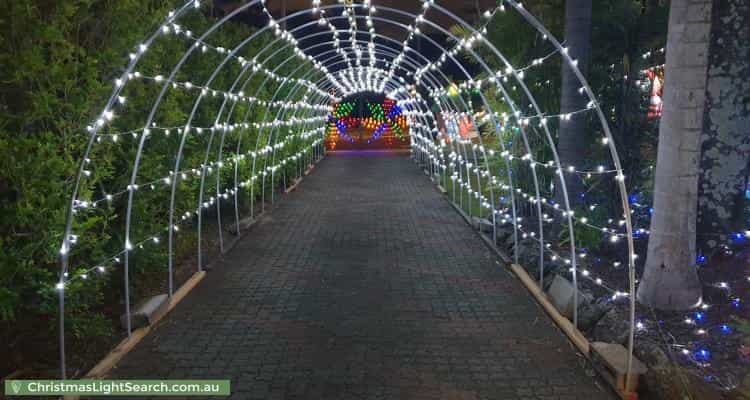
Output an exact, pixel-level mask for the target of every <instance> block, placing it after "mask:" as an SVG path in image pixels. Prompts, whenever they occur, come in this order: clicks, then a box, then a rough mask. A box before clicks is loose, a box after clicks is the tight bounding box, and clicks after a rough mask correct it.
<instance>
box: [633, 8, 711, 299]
mask: <svg viewBox="0 0 750 400" xmlns="http://www.w3.org/2000/svg"><path fill="white" fill-rule="evenodd" d="M710 29H711V0H701V1H695V0H672V3H671V5H670V12H669V33H668V35H667V60H666V71H665V79H666V83H665V87H664V97H663V98H664V108H663V113H662V118H661V121H660V124H659V144H658V153H657V161H656V178H655V183H654V213H653V216H652V219H651V235H650V238H649V242H648V254H647V256H646V266H645V271H644V274H643V278H642V280H641V283H640V286H639V288H638V300H639V301H640V302H641V303H644V304H646V305H649V306H652V307H655V308H659V309H666V310H684V309H689V308H691V307H695V306H696V305H698V304H699V302H700V300H701V284H700V281H699V280H698V274H697V271H696V269H695V263H696V262H695V261H696V260H695V239H696V215H697V205H698V172H699V169H698V167H699V159H700V141H701V129H702V127H703V116H704V105H705V97H706V66H707V60H708V42H709V36H710Z"/></svg>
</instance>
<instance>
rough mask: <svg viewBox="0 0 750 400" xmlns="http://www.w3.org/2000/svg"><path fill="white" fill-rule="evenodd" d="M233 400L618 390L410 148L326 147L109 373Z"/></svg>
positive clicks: (604, 394) (598, 395) (603, 393)
mask: <svg viewBox="0 0 750 400" xmlns="http://www.w3.org/2000/svg"><path fill="white" fill-rule="evenodd" d="M112 375H113V377H116V378H171V379H190V378H193V379H220V378H229V379H231V380H232V393H233V395H232V398H236V399H347V400H348V399H550V400H551V399H561V400H562V399H571V400H573V399H585V400H596V399H613V398H614V396H613V395H612V394H611V393H610V392H609V390H608V389H607V388H606V387H604V385H603V384H601V383H600V382H598V380H597V379H596V378H595V377H593V376H592V375H593V373H592V372H591V371H590V367H589V366H588V365H587V364H586V363H585V362H584V359H583V357H582V356H581V355H580V354H577V353H576V351H575V350H574V348H573V347H572V346H571V345H570V344H569V343H568V342H567V340H566V339H565V338H564V336H563V335H562V334H561V333H560V332H559V331H558V330H557V329H556V328H555V327H554V325H553V323H552V322H551V321H550V320H549V318H548V317H547V316H546V315H545V314H544V312H543V311H542V310H541V309H540V308H539V307H538V306H537V305H536V304H535V303H534V301H533V300H532V299H531V297H530V296H529V295H528V293H527V292H526V290H525V289H524V288H523V287H522V286H521V284H520V283H519V282H518V281H517V280H516V279H514V278H513V277H512V276H511V275H510V274H509V273H507V272H506V271H505V270H504V269H503V268H502V266H501V265H499V264H498V263H497V261H496V258H495V257H494V256H493V255H492V254H491V253H490V252H489V251H488V250H487V248H486V247H485V246H484V244H483V243H482V242H481V241H480V240H479V239H478V237H477V236H476V234H475V233H473V232H472V231H471V229H470V228H469V227H468V226H467V225H466V224H465V223H464V221H463V220H462V218H461V217H460V216H459V215H458V214H457V213H456V212H455V211H454V210H453V209H452V208H451V206H450V205H449V204H448V202H447V201H445V200H444V199H443V198H442V197H441V195H440V194H439V193H438V192H437V191H436V190H435V188H434V186H433V184H432V182H430V181H429V179H427V177H425V176H424V174H422V172H421V171H420V170H419V169H418V168H416V167H415V166H414V165H413V163H412V162H411V161H410V160H409V158H408V157H406V156H399V155H394V154H389V153H368V152H364V153H345V154H342V153H336V154H332V155H330V156H329V158H327V159H326V160H323V161H322V162H321V163H320V164H319V165H318V168H316V170H315V171H314V172H313V174H311V175H310V176H308V177H307V178H306V179H305V180H304V181H303V182H302V184H301V185H300V187H299V189H298V190H297V191H296V192H293V193H291V194H290V195H286V196H284V197H283V198H282V199H281V200H280V201H279V202H278V203H277V207H276V208H275V209H274V210H273V211H272V212H270V213H268V214H267V215H266V216H265V217H264V218H262V219H261V221H260V222H259V223H258V224H256V226H254V227H253V228H252V229H251V231H250V232H249V233H248V234H247V236H246V237H244V238H243V240H242V241H241V242H240V243H238V244H237V246H236V247H235V248H234V249H233V250H232V251H231V252H230V253H229V254H227V255H226V256H225V258H224V260H223V261H222V262H220V263H218V264H217V266H216V267H215V268H214V269H213V270H212V271H210V272H209V274H208V276H207V277H206V278H205V279H204V281H203V282H201V283H200V284H199V285H198V287H197V288H196V289H195V290H194V291H193V292H192V293H190V295H188V297H187V298H186V299H185V300H183V302H182V303H181V304H179V306H178V307H177V308H176V309H175V310H174V311H173V312H172V313H171V314H170V315H168V316H167V317H166V318H165V319H164V320H163V322H161V323H160V324H159V326H158V327H157V328H156V329H155V330H154V331H152V332H151V333H150V334H149V335H148V336H147V337H146V338H145V339H144V340H143V341H142V342H141V343H140V344H139V345H138V346H137V347H136V348H135V349H134V350H133V351H132V352H131V353H130V354H128V355H127V356H126V357H125V358H124V359H123V361H122V362H121V363H120V365H119V366H118V367H117V368H116V369H115V370H114V372H113V373H112Z"/></svg>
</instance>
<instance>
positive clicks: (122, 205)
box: [0, 0, 309, 375]
mask: <svg viewBox="0 0 750 400" xmlns="http://www.w3.org/2000/svg"><path fill="white" fill-rule="evenodd" d="M181 4H183V1H179V0H174V1H154V0H68V1H61V2H50V1H42V0H18V1H12V2H2V3H1V4H0V23H1V24H0V25H2V30H1V31H0V65H2V71H3V74H2V75H3V77H2V81H0V170H1V171H0V218H1V219H2V221H3V224H2V227H1V228H0V340H2V341H3V343H4V345H3V348H0V354H8V355H9V357H0V359H2V361H0V375H5V374H6V373H9V372H11V371H12V370H13V369H15V368H17V367H19V366H20V365H31V364H34V363H37V364H41V366H40V367H41V368H50V367H51V368H54V365H55V364H56V362H57V360H56V358H55V357H56V354H57V349H56V347H57V339H56V332H55V329H56V325H57V324H55V323H54V321H55V319H56V318H57V292H56V291H55V289H54V284H55V282H56V281H57V280H58V279H59V278H58V274H59V261H58V254H59V253H58V251H59V248H60V243H61V240H62V233H63V230H64V224H65V217H66V212H67V210H68V204H69V200H70V195H71V193H72V186H73V184H74V182H75V177H76V175H77V171H78V168H79V165H80V164H79V163H80V160H81V158H82V155H83V152H84V149H85V146H86V142H87V139H88V134H87V132H86V126H87V125H89V124H91V121H92V120H95V119H96V116H97V115H99V113H101V111H102V109H103V106H104V105H105V104H106V101H107V98H108V97H109V95H110V93H111V91H112V89H113V85H112V82H113V81H114V79H115V77H117V76H119V75H120V74H121V73H122V71H123V68H124V67H125V66H126V64H127V62H128V54H129V53H130V52H133V51H134V50H135V49H134V46H135V45H136V44H138V43H140V42H141V41H142V40H143V39H144V38H145V37H146V36H147V35H149V34H150V33H151V32H153V31H154V30H155V29H156V27H158V26H159V24H160V23H161V22H162V21H163V18H164V17H165V16H166V15H167V13H168V12H169V11H170V10H172V9H173V7H175V6H178V5H181ZM219 14H220V12H219V10H213V9H201V10H198V11H195V12H191V13H190V14H188V15H186V16H185V18H184V19H181V20H180V23H181V24H183V27H184V29H190V30H192V31H193V32H205V31H206V29H207V28H208V27H210V26H211V25H213V24H214V23H215V22H216V20H217V19H216V17H215V16H214V15H219ZM252 32H253V29H252V28H251V27H250V26H249V25H246V24H244V23H228V24H225V25H224V26H222V28H221V29H218V30H217V31H215V32H214V33H213V34H212V35H211V37H210V42H211V43H212V44H213V45H215V46H222V47H224V48H233V47H234V46H236V45H237V44H238V43H239V41H240V40H242V39H243V38H245V37H247V36H249V35H250V34H252ZM270 39H271V38H270V36H268V35H265V34H263V35H260V36H259V37H258V38H257V40H253V41H251V42H250V44H248V45H247V46H245V47H244V48H243V49H242V50H241V52H240V53H238V55H245V56H246V58H248V59H249V58H251V57H252V56H253V55H254V54H256V53H257V52H258V49H259V48H260V47H262V46H264V45H266V44H268V43H269V42H270ZM190 44H191V42H189V41H187V40H184V38H180V37H177V36H176V35H175V36H171V37H169V39H168V40H167V39H165V40H157V41H155V42H154V43H153V44H152V46H150V48H149V51H148V53H147V54H146V55H144V57H143V59H142V60H141V61H140V62H139V64H138V71H140V72H141V73H142V74H144V75H148V76H155V75H157V74H161V75H164V76H167V75H168V74H169V71H171V70H172V68H173V67H174V66H175V65H176V64H177V63H178V61H179V59H180V57H181V56H182V54H184V52H185V50H186V49H188V48H189V46H190ZM274 47H276V49H278V44H276V45H274V46H271V47H270V48H269V49H271V50H266V52H265V53H264V56H263V58H266V57H269V55H271V54H272V53H274ZM289 54H290V51H288V49H287V50H284V51H279V52H278V53H276V55H275V56H273V59H270V60H269V63H268V65H272V66H274V67H275V68H278V71H277V73H279V74H280V75H282V74H285V73H288V72H290V71H291V70H292V69H294V68H296V67H299V66H300V65H299V64H298V63H293V62H289V63H287V64H286V65H280V64H281V60H284V59H286V57H287V56H288V55H289ZM222 59H223V56H222V55H219V54H217V53H215V52H205V53H203V52H200V51H196V52H195V53H194V54H193V55H191V56H190V57H189V58H188V59H187V62H186V63H185V65H184V67H183V68H182V70H181V71H180V72H179V73H178V74H177V76H175V80H178V81H192V82H207V79H209V77H210V76H211V74H212V72H213V71H214V68H215V67H216V65H217V64H219V62H220V61H221V60H222ZM292 64H294V65H292ZM239 71H240V67H239V65H237V64H235V63H228V64H227V65H226V66H225V68H223V69H222V70H221V71H219V73H218V74H217V75H216V76H215V77H214V80H213V82H212V83H211V87H213V88H219V89H221V90H229V88H230V87H231V85H232V83H233V81H234V79H235V78H236V77H237V76H238V73H239ZM299 71H302V72H299ZM299 71H298V73H297V76H299V75H300V74H301V73H303V72H305V71H309V69H308V68H300V70H299ZM259 75H260V74H255V75H253V78H252V79H250V80H249V81H247V82H245V85H246V86H245V87H244V90H245V92H246V93H248V95H253V96H256V97H258V98H270V97H271V95H272V94H273V93H274V92H275V90H276V87H275V85H272V84H271V82H268V81H267V80H266V79H264V78H263V77H262V76H259ZM242 82H244V81H241V82H240V83H241V84H242ZM158 89H160V87H157V86H156V85H153V84H151V83H149V82H146V81H133V82H131V83H129V84H128V85H127V86H126V87H125V89H124V91H123V93H122V95H123V96H124V97H125V98H126V99H127V101H126V103H125V104H124V105H123V106H122V107H121V108H119V109H118V110H117V117H116V118H115V120H114V121H113V122H112V124H111V125H110V126H108V127H106V128H105V129H104V130H103V131H102V133H103V134H105V138H109V137H111V136H106V135H112V134H113V133H116V132H125V131H130V130H133V129H137V128H142V127H143V124H144V123H145V119H146V116H147V115H148V112H149V111H150V110H151V107H152V106H153V104H154V99H155V98H156V97H157V95H158ZM287 92H288V89H282V90H280V91H279V92H278V93H279V95H285V94H287ZM302 95H303V93H296V94H292V96H291V98H292V99H299V98H301V97H302ZM221 101H222V99H221V98H220V97H211V96H206V98H205V99H203V101H202V104H201V107H198V108H197V109H196V113H195V115H194V116H193V119H192V122H191V126H212V125H213V124H214V121H215V119H216V118H217V115H216V110H218V109H219V106H220V105H221ZM194 102H195V96H194V95H193V94H191V93H187V91H179V90H169V91H167V93H166V95H165V96H164V98H163V102H162V104H161V105H160V107H159V108H158V112H157V113H156V114H155V115H154V120H153V122H154V124H155V125H156V126H181V125H184V124H185V123H186V121H187V120H188V117H189V115H190V112H191V109H192V106H193V104H194ZM232 113H233V114H232V115H231V117H226V115H227V114H228V112H225V119H226V120H227V121H228V122H229V123H235V122H237V121H244V120H247V121H255V120H258V119H260V118H261V117H265V118H266V119H273V118H274V115H276V110H271V109H270V108H264V107H259V106H248V105H247V104H244V103H241V104H238V105H237V106H236V107H235V108H234V109H233V110H232ZM284 134H286V132H283V133H279V134H278V135H284ZM179 138H180V135H178V134H175V135H171V136H166V135H163V134H162V135H156V134H152V135H149V137H148V139H147V140H146V143H147V144H146V145H145V146H144V150H143V156H142V158H141V164H140V168H139V170H138V176H137V178H138V179H137V181H138V182H149V181H153V180H155V179H160V177H163V176H165V175H167V174H168V173H169V171H171V170H172V169H173V168H174V165H175V154H176V153H177V149H178V148H179V142H180V140H179ZM224 139H225V140H221V138H220V135H219V134H218V133H217V134H216V135H214V134H213V132H211V134H208V133H204V134H202V135H190V136H189V137H188V138H187V139H186V141H185V147H184V156H183V160H182V162H181V164H180V170H181V171H182V170H186V169H188V170H189V169H191V168H196V167H198V168H200V165H201V164H202V163H203V162H204V160H215V159H217V158H218V157H219V151H221V152H222V158H223V159H226V158H227V157H228V156H229V155H231V154H233V153H234V152H235V150H236V149H237V148H239V149H240V150H241V151H248V150H249V149H254V148H255V145H256V143H265V142H267V141H269V140H271V138H270V137H269V136H268V135H262V136H260V137H259V136H258V135H256V134H255V133H254V132H252V131H251V130H242V131H241V132H234V133H233V134H227V135H226V136H225V138H224ZM139 140H140V139H139V138H130V137H128V135H121V136H120V140H119V141H118V142H116V143H115V142H114V141H112V140H110V139H106V140H104V141H102V142H101V143H97V144H96V145H95V146H94V147H93V149H92V152H91V153H90V155H89V157H90V159H91V160H92V162H91V167H90V168H89V167H88V166H87V168H88V169H90V170H91V175H90V176H87V177H85V179H84V181H83V182H82V187H81V189H80V191H79V195H78V199H80V200H84V201H94V200H96V199H101V198H103V197H104V196H105V195H106V194H108V193H114V192H115V191H116V190H120V189H122V188H124V187H126V186H127V185H128V183H129V180H130V173H131V172H132V168H131V166H132V162H133V160H134V158H135V155H136V152H137V149H138V141H139ZM273 140H274V141H275V140H279V138H277V137H274V138H273ZM209 144H210V145H209ZM300 145H301V143H300V141H299V140H297V141H295V143H294V145H293V146H290V147H288V148H285V149H284V150H283V152H280V154H276V157H284V156H288V155H290V154H294V153H295V152H296V151H298V149H299V147H300ZM206 149H208V151H206ZM270 161H271V160H270V159H269V160H265V158H263V157H259V158H258V166H259V167H260V166H262V165H265V163H267V162H270ZM250 167H251V165H249V164H248V163H247V160H243V161H242V162H241V163H240V165H239V170H240V173H239V178H240V180H246V179H248V178H249V176H250V170H251V168H250ZM294 170H295V168H294V166H292V165H287V166H285V168H284V169H283V174H282V173H281V172H280V173H279V174H278V175H277V176H275V179H276V181H277V182H280V181H282V180H283V179H287V178H286V176H288V175H289V174H290V173H293V171H294ZM217 185H219V186H218V188H220V189H221V190H224V189H226V188H228V187H231V186H232V185H234V174H233V170H232V168H224V169H223V170H221V172H220V173H219V174H218V175H217V174H214V175H208V178H207V179H205V182H204V186H203V193H204V196H206V197H207V196H210V195H211V194H215V193H216V192H217ZM269 186H270V185H268V184H266V188H267V190H268V187H269ZM200 188H201V179H190V180H185V181H180V182H179V184H178V185H177V192H178V195H177V196H176V200H177V201H176V204H175V210H176V213H178V214H177V215H181V214H180V213H184V212H185V211H186V210H195V208H196V206H197V205H198V197H199V194H200ZM253 190H254V194H255V195H258V194H259V193H260V191H261V190H260V185H259V183H256V185H255V186H254V187H253ZM135 198H136V200H135V201H134V202H133V211H132V216H133V221H134V223H133V224H132V227H131V237H132V238H136V240H140V239H142V238H148V237H149V236H150V235H153V234H154V233H156V232H163V231H164V230H165V228H166V226H167V222H166V221H167V215H168V213H169V199H170V191H169V190H168V189H164V188H158V190H150V191H148V190H144V191H139V192H138V195H137V196H135ZM240 199H241V200H243V201H244V203H243V204H241V205H240V207H241V208H244V207H246V203H247V202H248V200H249V197H248V196H246V195H242V196H240ZM126 205H127V196H116V197H115V198H114V199H113V200H112V201H111V202H108V203H102V204H100V205H99V206H98V207H96V209H94V210H88V211H86V212H77V213H76V215H75V219H74V225H73V232H75V233H76V234H77V235H78V240H77V244H76V246H75V248H74V250H73V251H72V252H71V254H70V259H71V264H70V273H71V274H72V275H76V274H80V273H82V272H83V271H85V269H86V268H90V267H92V266H95V265H98V263H99V262H100V261H101V260H106V259H107V258H108V257H110V256H111V255H113V254H117V253H118V252H120V251H121V250H122V247H123V243H124V237H125V236H124V234H125V223H124V222H125V221H124V219H125V218H124V216H125V213H126ZM225 208H227V210H223V211H222V212H226V213H228V214H230V213H231V214H232V215H233V210H229V208H231V207H228V206H227V207H225ZM204 230H205V226H204ZM195 238H196V236H195V235H193V234H189V233H186V234H183V235H181V236H178V237H177V240H178V242H177V244H176V248H177V257H178V258H184V257H185V256H187V255H188V254H195ZM146 246H148V245H146ZM130 264H131V275H132V276H131V282H134V283H133V285H134V287H133V292H134V293H135V294H136V299H134V300H133V301H131V302H133V303H134V302H135V301H137V300H138V298H137V296H138V295H143V294H146V293H147V292H148V291H149V287H148V285H152V286H153V283H149V282H146V283H139V282H142V281H143V280H139V279H135V278H137V277H138V276H159V277H160V279H161V280H164V279H165V278H166V269H165V265H166V248H165V246H157V245H150V247H147V248H146V249H145V250H144V251H140V252H133V255H132V257H131V263H130ZM109 271H110V272H108V273H107V275H104V276H103V277H102V278H100V279H88V280H74V281H72V282H71V283H70V285H69V286H68V287H66V290H65V294H66V322H67V324H66V327H67V337H68V341H69V343H70V346H71V347H72V348H74V349H75V348H80V347H81V346H85V345H89V344H94V345H95V344H96V343H97V342H100V343H107V342H108V341H110V340H111V339H110V338H108V336H109V335H111V333H112V332H113V331H114V328H113V326H114V325H115V323H114V322H113V321H114V320H116V319H117V318H118V317H119V313H120V312H121V311H122V304H123V295H122V290H123V289H122V278H123V272H122V270H121V268H119V267H118V265H117V264H116V263H113V264H112V268H111V269H110V270H109ZM145 281H150V279H146V280H145ZM156 284H157V285H158V284H159V283H158V282H157V283H156ZM139 285H146V286H145V287H142V286H139ZM5 346H7V348H5ZM46 354H51V356H46ZM45 357H51V358H50V359H45ZM94 357H96V355H94Z"/></svg>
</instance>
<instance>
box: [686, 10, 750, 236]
mask: <svg viewBox="0 0 750 400" xmlns="http://www.w3.org/2000/svg"><path fill="white" fill-rule="evenodd" d="M715 3H716V4H715V5H714V9H713V17H712V18H711V19H712V20H713V21H714V23H713V25H712V26H711V44H710V47H709V58H708V82H707V84H706V85H707V86H706V112H705V120H704V128H703V134H702V150H703V151H702V156H701V177H700V187H699V192H698V248H700V249H703V250H706V251H710V250H712V249H715V248H716V247H717V245H718V244H720V243H726V242H728V241H730V240H736V239H734V238H733V237H732V235H736V234H737V233H740V235H741V236H740V237H741V238H742V240H744V232H745V230H746V229H747V223H746V218H745V217H746V215H745V204H746V203H747V201H746V200H745V186H746V182H747V176H748V174H749V173H750V169H748V155H750V131H749V130H748V127H749V126H750V44H748V43H750V3H748V2H747V0H719V1H716V2H715Z"/></svg>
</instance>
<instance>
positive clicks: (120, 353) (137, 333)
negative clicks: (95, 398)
mask: <svg viewBox="0 0 750 400" xmlns="http://www.w3.org/2000/svg"><path fill="white" fill-rule="evenodd" d="M205 276H206V271H199V272H196V273H195V274H193V276H191V277H190V279H188V280H187V281H186V282H185V283H184V284H183V285H182V286H180V288H179V289H177V291H176V292H175V293H174V295H172V298H170V299H169V305H168V306H167V308H166V309H165V310H164V311H163V312H162V313H161V314H158V315H156V316H155V318H154V322H152V324H151V325H149V326H145V327H143V328H138V329H136V330H134V331H133V332H131V334H130V337H129V338H125V339H123V340H122V342H120V343H119V344H118V345H117V346H115V348H114V349H112V351H110V352H109V354H107V355H106V356H105V357H104V358H103V359H102V360H101V361H99V363H98V364H96V365H95V366H94V368H92V369H91V370H90V371H89V372H88V373H87V374H86V378H87V379H96V378H103V377H105V376H106V375H107V374H108V373H109V372H110V371H111V370H112V368H114V366H115V365H117V363H118V362H119V361H120V360H121V359H122V358H123V357H124V356H125V355H126V354H128V352H129V351H130V350H132V349H133V348H134V347H135V345H137V344H138V342H140V341H141V340H142V339H143V338H144V337H146V335H147V334H148V333H149V332H150V331H151V328H152V327H153V326H155V325H156V324H157V323H158V322H159V321H160V320H161V319H162V318H164V316H165V315H167V313H169V312H170V311H171V310H172V309H173V308H175V306H177V304H178V303H179V302H180V301H181V300H182V299H184V298H185V296H187V294H188V293H190V291H191V290H193V288H195V286H196V285H198V283H199V282H200V281H201V280H203V278H204V277H205Z"/></svg>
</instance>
